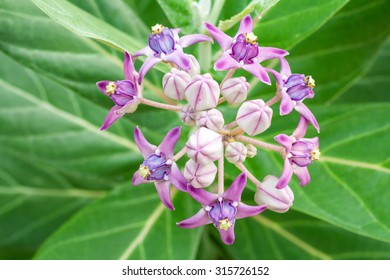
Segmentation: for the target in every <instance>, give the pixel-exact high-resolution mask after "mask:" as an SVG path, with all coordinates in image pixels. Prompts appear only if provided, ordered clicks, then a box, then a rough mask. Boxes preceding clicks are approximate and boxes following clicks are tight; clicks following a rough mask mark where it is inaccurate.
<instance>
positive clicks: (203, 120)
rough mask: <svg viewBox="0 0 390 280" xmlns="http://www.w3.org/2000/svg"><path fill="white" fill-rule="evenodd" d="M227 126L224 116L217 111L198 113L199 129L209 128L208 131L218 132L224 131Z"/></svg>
mask: <svg viewBox="0 0 390 280" xmlns="http://www.w3.org/2000/svg"><path fill="white" fill-rule="evenodd" d="M224 124H225V120H224V118H223V115H222V113H221V112H220V111H218V110H217V109H211V110H208V111H202V112H200V113H198V116H197V118H196V125H197V126H198V127H202V126H204V127H207V128H208V129H211V130H214V131H218V130H220V129H222V127H223V125H224Z"/></svg>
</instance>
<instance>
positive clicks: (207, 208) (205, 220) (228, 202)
mask: <svg viewBox="0 0 390 280" xmlns="http://www.w3.org/2000/svg"><path fill="white" fill-rule="evenodd" d="M245 185H246V175H245V173H241V174H240V175H239V176H238V177H237V178H236V179H235V180H234V182H233V184H232V185H231V186H230V187H229V189H227V190H226V191H225V192H224V193H223V194H221V195H217V194H214V193H210V192H208V191H205V190H203V189H196V188H194V187H192V186H191V185H188V192H189V193H190V195H191V196H192V197H193V198H194V199H195V200H196V201H198V202H199V203H200V204H202V209H200V210H199V212H198V213H196V214H195V215H194V216H192V217H190V218H188V219H186V220H184V221H181V222H179V223H177V225H178V226H180V227H183V228H194V227H199V226H202V225H206V224H210V223H213V224H214V226H215V227H216V228H217V229H218V231H219V234H220V235H221V239H222V241H223V242H224V243H225V244H228V245H230V244H232V243H233V242H234V224H235V222H236V219H242V218H246V217H250V216H255V215H258V214H259V213H261V212H263V211H264V210H265V209H266V208H267V206H266V205H261V206H249V205H246V204H244V203H242V202H240V201H241V194H242V191H243V190H244V188H245Z"/></svg>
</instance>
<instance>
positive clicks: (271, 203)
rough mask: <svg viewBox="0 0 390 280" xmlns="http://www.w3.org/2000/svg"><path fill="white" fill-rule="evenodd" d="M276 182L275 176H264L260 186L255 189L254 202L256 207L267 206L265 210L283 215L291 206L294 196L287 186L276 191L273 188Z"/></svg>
mask: <svg viewBox="0 0 390 280" xmlns="http://www.w3.org/2000/svg"><path fill="white" fill-rule="evenodd" d="M278 180H279V179H278V178H277V177H275V176H272V175H268V176H266V177H265V178H264V181H263V182H262V183H261V184H260V186H258V187H257V191H256V193H255V201H256V203H257V204H258V205H263V204H267V206H268V207H267V209H269V210H271V211H274V212H278V213H284V212H287V211H288V209H290V207H291V206H292V204H293V201H294V194H293V192H292V190H291V189H290V187H289V186H286V187H285V188H283V189H277V188H276V187H275V186H276V184H277V182H278Z"/></svg>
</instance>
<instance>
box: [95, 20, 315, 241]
mask: <svg viewBox="0 0 390 280" xmlns="http://www.w3.org/2000/svg"><path fill="white" fill-rule="evenodd" d="M204 28H205V30H206V31H207V32H208V33H209V34H210V36H206V35H203V34H191V35H186V36H182V37H179V32H180V30H179V29H170V28H168V27H165V26H163V25H161V24H156V25H155V26H153V27H152V32H151V34H150V36H149V40H148V45H147V46H146V47H145V48H143V49H141V50H139V51H137V52H135V53H134V54H133V55H132V56H131V55H130V54H129V53H128V52H125V58H124V78H125V79H124V80H119V81H101V82H98V83H97V86H98V88H99V89H100V91H102V92H103V94H105V95H107V96H108V97H109V98H111V100H112V101H113V102H114V103H115V105H114V106H113V107H112V109H111V110H110V112H109V113H108V115H107V117H106V119H105V121H104V123H103V126H102V127H101V130H105V129H107V128H109V127H110V126H111V125H112V124H113V123H114V122H115V121H117V120H118V119H119V118H120V117H122V116H124V115H125V114H126V113H133V112H134V111H135V110H136V109H137V107H138V106H139V105H140V104H144V105H148V106H153V107H156V108H160V109H164V110H172V111H176V112H177V113H178V116H179V118H180V120H181V122H182V123H183V124H184V125H188V126H192V127H193V130H192V133H191V135H190V136H189V138H188V139H187V141H186V144H185V146H184V147H182V149H181V150H180V151H179V152H178V153H176V154H174V149H175V146H176V144H177V142H178V140H179V137H180V131H181V127H175V128H173V129H171V130H170V131H169V132H168V133H167V135H166V136H165V138H164V139H163V140H162V142H161V144H160V145H158V146H155V145H153V144H151V143H149V142H148V141H147V140H146V139H145V137H144V135H143V134H142V132H141V130H140V129H139V128H138V127H136V128H135V130H134V140H135V142H136V144H137V145H138V148H139V150H140V152H141V154H142V156H143V158H144V160H143V162H141V163H140V166H139V169H138V170H136V171H135V173H134V175H133V178H132V184H133V185H139V184H144V183H150V182H153V183H154V185H155V186H156V189H157V193H158V195H159V196H160V199H161V202H162V203H163V204H164V205H165V206H166V207H167V208H168V209H170V210H174V205H173V203H172V199H171V194H170V193H171V186H173V187H174V188H176V189H177V190H179V191H182V192H187V193H188V194H189V195H190V196H191V197H193V198H194V199H195V200H196V201H198V202H199V203H200V204H201V209H200V210H199V212H197V213H196V214H195V215H194V216H192V217H190V218H188V219H186V220H184V221H181V222H178V223H177V225H178V226H180V227H183V228H193V227H198V226H202V225H205V224H213V225H214V226H215V227H216V229H217V230H218V231H219V233H220V235H221V239H222V241H223V242H224V243H226V244H232V243H233V242H234V238H235V237H234V226H235V223H236V220H237V219H241V218H245V217H249V216H254V215H258V214H259V213H261V212H262V211H264V210H265V209H269V210H271V211H275V212H279V213H283V212H286V211H288V210H289V208H290V207H291V206H292V203H293V200H294V194H293V192H292V190H291V188H290V187H289V186H288V185H289V183H290V180H291V178H292V174H293V173H294V174H295V175H296V176H297V177H298V179H299V182H300V184H301V185H302V186H305V185H306V184H308V183H309V181H310V175H309V172H308V169H307V166H308V165H310V164H312V163H313V161H315V160H318V159H319V156H320V152H319V141H318V138H317V137H315V138H305V134H306V130H307V127H308V125H309V124H311V125H312V126H314V128H315V129H316V130H317V131H319V125H318V123H317V121H316V119H315V117H314V115H313V114H312V112H311V111H310V110H309V109H308V107H307V106H306V105H304V100H305V99H306V98H313V97H314V91H313V89H314V85H315V82H314V79H313V78H312V77H311V76H306V75H303V74H297V73H292V72H291V69H290V66H289V64H288V62H287V60H286V59H285V56H287V55H288V52H286V51H285V50H282V49H278V48H272V47H263V46H261V43H260V42H258V37H257V36H256V35H255V34H254V33H253V22H252V18H251V16H250V15H247V16H245V17H244V18H243V19H242V20H241V23H240V26H239V28H238V31H237V33H236V34H235V36H234V37H230V36H229V35H227V34H225V33H224V32H222V31H221V30H220V29H218V28H217V27H215V26H214V25H212V24H210V23H207V22H206V23H204ZM213 41H216V42H217V43H218V44H219V45H220V47H221V49H222V52H221V55H220V57H219V58H218V59H217V60H216V62H215V64H214V70H215V71H227V73H226V76H225V78H224V79H223V80H222V81H220V82H218V81H217V80H215V79H214V78H213V75H212V74H211V73H201V71H200V66H199V63H198V61H197V59H196V58H195V57H194V56H193V55H190V54H187V53H185V52H184V51H183V49H184V48H186V47H188V46H190V45H193V44H196V43H201V44H209V43H212V42H213ZM259 44H260V45H259ZM140 56H146V60H145V61H144V62H143V64H142V66H141V68H140V69H139V72H138V73H137V72H136V70H135V68H134V65H133V59H137V58H138V57H140ZM271 59H274V60H275V61H276V62H279V64H280V70H279V71H277V70H274V69H272V68H266V67H263V66H262V65H261V64H262V63H263V62H265V61H267V60H271ZM160 62H164V63H166V64H168V65H170V66H171V68H170V70H169V72H167V73H165V75H164V77H163V79H162V88H163V92H164V95H165V99H167V100H168V101H169V103H160V102H156V101H152V100H149V99H146V98H145V97H144V96H143V94H142V93H143V85H144V82H143V81H144V78H145V76H146V75H147V73H148V72H149V71H150V70H151V69H152V68H153V67H154V66H155V65H156V64H157V63H160ZM237 69H243V70H245V71H246V72H249V74H250V75H252V76H253V77H255V79H257V80H258V81H260V82H261V83H264V84H266V85H270V84H271V78H270V75H271V77H273V78H274V80H275V82H276V94H275V96H274V97H273V98H271V99H270V100H268V101H264V100H262V99H260V98H257V97H256V98H254V99H252V100H247V98H248V92H249V90H250V84H249V83H248V82H247V79H246V78H245V77H243V76H234V74H235V73H236V72H235V71H236V70H237ZM241 72H242V71H241ZM241 72H240V73H241ZM224 102H226V103H228V104H229V105H228V106H230V107H231V109H234V108H235V107H234V106H239V108H238V110H237V113H236V118H235V120H234V121H232V122H230V123H225V118H224V115H223V113H222V112H221V111H220V110H218V109H217V107H218V106H219V105H220V104H222V103H224ZM278 102H280V106H279V113H280V115H282V116H284V115H287V114H289V113H291V112H292V110H293V109H295V110H296V111H297V112H298V113H299V114H300V121H299V123H298V125H297V128H296V130H295V131H294V132H293V133H292V135H286V134H279V135H276V136H275V137H274V139H275V141H276V142H277V143H278V144H279V145H277V144H276V143H267V142H263V141H260V140H259V139H256V138H253V137H250V136H256V135H259V134H261V133H263V132H264V131H266V130H267V129H268V128H269V127H270V126H271V123H272V117H273V109H272V108H271V107H272V105H274V104H276V103H278ZM225 108H226V106H225ZM257 148H261V149H266V150H271V151H276V152H278V153H279V154H280V155H281V157H282V158H283V160H284V168H283V171H282V172H277V173H281V174H280V176H279V177H277V176H275V175H268V176H266V177H265V178H264V180H263V181H260V180H258V179H257V178H256V177H255V176H254V175H253V174H252V173H251V172H250V171H249V170H248V169H247V168H246V167H245V165H244V162H245V160H246V159H247V158H254V157H255V156H256V154H257ZM185 155H187V156H188V160H187V162H186V163H185V166H184V167H183V168H182V170H181V169H180V168H179V167H178V164H177V161H178V160H179V159H180V158H182V157H183V156H185ZM225 159H226V160H227V161H228V162H229V163H231V164H233V165H234V166H236V167H237V168H238V169H239V170H240V171H241V174H240V175H239V176H238V177H237V178H236V179H235V180H234V182H233V183H232V184H231V186H230V187H229V188H228V189H226V190H225V186H224V164H225ZM276 175H278V174H276ZM216 177H217V179H216ZM247 178H248V179H249V180H250V181H251V182H252V183H253V184H254V185H255V186H256V189H257V191H256V193H255V197H254V201H255V202H256V203H257V205H256V206H250V205H247V204H245V203H243V202H242V201H241V194H242V192H243V190H244V189H245V187H246V183H247ZM215 181H217V182H216V183H215V184H214V182H215ZM205 188H209V191H206V190H205Z"/></svg>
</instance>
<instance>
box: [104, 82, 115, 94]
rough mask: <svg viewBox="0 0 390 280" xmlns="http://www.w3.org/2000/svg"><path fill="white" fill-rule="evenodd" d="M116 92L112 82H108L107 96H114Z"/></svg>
mask: <svg viewBox="0 0 390 280" xmlns="http://www.w3.org/2000/svg"><path fill="white" fill-rule="evenodd" d="M115 92H116V84H115V83H114V82H109V83H108V85H107V86H106V93H107V94H110V95H111V94H114V93H115Z"/></svg>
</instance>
